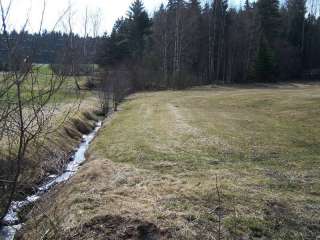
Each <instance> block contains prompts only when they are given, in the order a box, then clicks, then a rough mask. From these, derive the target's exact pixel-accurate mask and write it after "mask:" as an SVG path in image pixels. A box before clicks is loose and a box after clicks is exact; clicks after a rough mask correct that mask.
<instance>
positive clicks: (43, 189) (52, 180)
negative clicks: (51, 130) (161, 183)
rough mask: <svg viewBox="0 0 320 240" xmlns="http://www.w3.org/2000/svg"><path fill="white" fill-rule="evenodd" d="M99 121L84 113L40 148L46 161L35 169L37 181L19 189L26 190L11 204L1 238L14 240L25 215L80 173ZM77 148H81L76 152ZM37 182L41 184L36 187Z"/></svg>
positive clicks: (92, 115)
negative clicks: (41, 199)
mask: <svg viewBox="0 0 320 240" xmlns="http://www.w3.org/2000/svg"><path fill="white" fill-rule="evenodd" d="M98 120H99V119H98V117H97V116H96V115H94V114H92V113H89V112H85V113H81V114H79V115H78V117H75V118H72V119H70V120H69V121H67V122H66V123H65V124H64V126H63V127H62V128H61V129H59V131H57V132H56V133H55V134H53V135H52V136H50V138H48V141H46V143H45V145H46V146H43V147H42V148H41V150H40V151H39V152H38V156H37V159H40V158H42V159H46V161H43V162H42V163H41V166H40V165H39V166H38V168H37V169H36V170H37V177H38V179H37V178H34V181H33V183H32V182H30V183H29V184H30V185H26V184H24V186H23V187H24V188H22V187H21V188H19V190H20V191H24V197H21V196H17V198H16V201H14V202H13V203H12V205H11V208H10V210H9V212H8V214H7V216H6V217H5V219H4V224H3V225H4V226H2V227H0V239H4V240H12V239H14V237H15V234H16V232H17V231H18V230H20V229H21V227H22V224H23V223H24V222H25V221H26V220H27V217H26V215H27V214H28V212H29V211H30V210H31V208H33V205H34V204H35V203H36V202H37V201H38V200H39V199H40V198H42V197H43V196H44V194H45V193H47V192H48V191H49V190H50V189H52V188H53V187H54V186H55V185H57V184H59V183H62V182H65V181H67V180H68V179H70V178H71V177H72V176H73V175H74V174H75V173H76V172H77V170H78V169H79V167H80V166H81V164H82V163H83V162H84V161H85V153H86V151H87V149H88V147H89V144H90V142H91V141H92V140H93V138H94V137H95V135H96V134H97V132H98V130H99V129H100V127H101V123H102V122H101V121H98ZM83 134H84V135H83ZM80 140H81V143H80V145H79V142H80ZM77 145H78V148H77V149H76V150H75V147H76V146H77ZM59 149H60V151H59ZM28 172H29V173H30V172H32V171H28ZM24 175H26V172H25V173H24ZM22 179H23V178H22ZM39 179H41V180H39ZM35 181H38V183H37V184H35V183H34V182H35ZM19 184H20V183H19ZM27 189H32V191H28V190H27Z"/></svg>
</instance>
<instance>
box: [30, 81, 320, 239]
mask: <svg viewBox="0 0 320 240" xmlns="http://www.w3.org/2000/svg"><path fill="white" fill-rule="evenodd" d="M319 116H320V86H319V85H317V84H314V85H308V84H304V85H301V84H290V85H268V86H259V87H257V86H251V87H246V88H244V87H242V88H239V87H237V86H235V87H215V88H213V89H212V88H197V89H191V90H188V91H176V92H173V91H166V92H155V93H140V94H136V95H133V96H131V97H130V98H129V99H127V101H126V102H125V103H124V104H123V105H122V106H121V111H120V112H118V113H116V114H115V115H114V116H113V118H112V119H111V120H109V121H108V122H107V123H106V124H105V125H104V127H103V129H102V130H101V132H100V133H99V134H98V137H97V138H96V140H95V141H94V142H93V144H92V147H91V148H90V151H89V156H90V160H89V161H87V162H86V164H85V165H84V167H83V168H82V169H81V170H80V172H79V173H78V174H77V175H76V176H75V177H74V178H73V179H72V180H71V181H70V183H68V184H66V185H65V186H61V187H60V188H59V189H57V191H56V192H55V193H52V196H51V197H50V200H48V201H46V200H44V201H43V202H42V207H43V208H42V209H46V214H44V213H43V212H41V211H38V212H37V211H34V212H33V214H34V217H33V221H30V222H29V223H28V224H27V227H26V230H27V231H26V232H25V235H24V239H34V236H43V234H45V233H46V231H49V232H48V233H47V236H48V238H47V239H60V238H59V237H57V235H55V230H54V229H59V231H58V232H59V233H60V234H61V235H60V236H79V239H91V238H97V239H141V238H138V237H137V236H138V235H132V237H131V238H130V236H131V235H126V233H127V232H128V231H129V230H130V229H135V230H134V231H133V232H135V234H139V231H138V230H137V229H139V227H140V226H144V225H146V223H148V224H151V225H149V226H152V227H151V228H150V229H157V230H156V231H154V234H153V235H152V236H153V238H146V239H161V238H165V239H199V240H200V239H219V237H220V239H315V238H316V237H317V236H319V235H320V227H319V226H320V222H319V219H320V208H319V205H320V195H319V192H320V184H319V176H320V169H319V168H318V167H317V166H318V165H319V162H320V157H319V156H320V137H319V136H320V122H319V121H318V120H319ZM52 200H54V201H55V203H54V204H48V203H50V202H51V201H52ZM46 215H49V216H53V217H52V219H53V222H54V223H55V224H52V221H51V222H48V220H45V219H46ZM110 218H112V219H118V220H119V219H121V224H119V225H116V226H115V225H114V224H112V221H109V220H110ZM134 219H138V221H135V220H134ZM132 221H134V222H137V224H136V225H134V224H132ZM148 224H147V225H148ZM52 226H54V227H52ZM99 226H102V228H103V229H100V227H99ZM120 226H121V229H122V230H121V231H120V230H119V227H120ZM131 227H132V228H131ZM44 229H46V231H44ZM48 229H50V230H48ZM128 229H129V230H128ZM118 230H119V232H118ZM114 232H118V233H119V234H116V235H113V234H114ZM160 233H161V234H160ZM164 233H165V234H164ZM70 234H71V235H70ZM77 234H78V235H77ZM159 234H160V235H159ZM163 234H164V235H163ZM84 236H85V237H84ZM112 236H114V238H113V237H112ZM69 239H77V238H76V237H74V238H69Z"/></svg>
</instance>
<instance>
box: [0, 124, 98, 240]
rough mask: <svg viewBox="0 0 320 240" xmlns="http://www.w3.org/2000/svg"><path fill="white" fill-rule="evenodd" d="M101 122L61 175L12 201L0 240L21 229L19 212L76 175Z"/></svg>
mask: <svg viewBox="0 0 320 240" xmlns="http://www.w3.org/2000/svg"><path fill="white" fill-rule="evenodd" d="M101 124H102V123H101V122H98V123H97V126H96V128H95V129H94V131H92V132H91V133H90V134H88V135H84V136H83V139H82V142H81V144H80V145H79V148H78V149H77V151H76V152H75V154H74V155H73V156H72V158H71V159H72V161H70V163H69V164H68V165H67V167H66V169H65V171H64V172H63V174H61V175H51V176H49V177H48V179H47V180H46V181H45V183H44V184H43V185H41V186H39V187H38V189H37V192H36V193H35V194H33V195H30V196H28V197H27V198H26V199H25V200H23V201H14V202H12V203H11V207H10V209H9V212H8V214H7V215H6V217H5V218H4V222H5V225H7V226H4V227H2V228H1V229H0V239H1V240H13V239H14V236H15V234H16V232H17V231H18V230H20V229H21V227H22V225H23V223H21V222H20V219H19V212H20V211H21V210H22V209H23V208H24V207H26V206H28V205H30V204H32V203H35V202H36V201H37V200H39V199H40V198H41V196H43V194H45V193H46V192H48V191H49V190H50V189H51V188H52V187H54V186H55V185H57V184H59V183H63V182H66V181H67V180H68V179H70V178H71V177H72V176H73V175H75V174H76V172H77V171H78V169H79V168H80V166H81V164H82V163H83V162H84V161H85V160H86V159H85V153H86V151H87V150H88V148H89V146H90V143H91V141H92V140H93V139H94V137H95V136H96V135H97V133H98V131H99V129H100V128H101Z"/></svg>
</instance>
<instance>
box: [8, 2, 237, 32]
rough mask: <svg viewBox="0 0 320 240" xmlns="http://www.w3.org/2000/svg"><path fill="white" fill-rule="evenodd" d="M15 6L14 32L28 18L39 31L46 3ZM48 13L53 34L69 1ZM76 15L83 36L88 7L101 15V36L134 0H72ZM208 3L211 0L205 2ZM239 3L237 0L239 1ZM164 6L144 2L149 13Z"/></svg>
mask: <svg viewBox="0 0 320 240" xmlns="http://www.w3.org/2000/svg"><path fill="white" fill-rule="evenodd" d="M2 1H3V3H4V5H7V3H8V2H9V0H2ZM12 1H13V4H12V7H11V12H10V18H9V22H10V29H13V28H16V29H21V26H23V25H24V22H25V19H27V18H28V13H29V24H28V28H27V29H28V31H31V32H37V31H38V30H39V23H40V19H41V12H42V8H43V0H12ZM46 1H47V4H46V12H45V18H44V24H43V25H44V28H46V29H48V30H49V31H50V30H52V29H53V26H54V25H55V23H56V22H57V20H58V19H59V16H61V15H62V14H63V12H65V10H66V9H67V8H68V6H69V0H46ZM70 1H71V5H72V6H73V7H72V12H73V18H72V19H73V21H72V25H73V26H74V29H73V30H74V32H77V33H79V34H83V32H84V27H83V26H84V20H83V19H84V16H85V12H86V8H88V12H89V15H93V14H94V13H97V12H99V16H100V18H101V24H100V30H99V32H100V34H102V33H103V32H106V31H107V32H110V31H111V29H112V26H113V24H114V22H115V20H116V19H117V18H119V17H121V16H124V15H125V14H126V12H127V10H128V6H129V5H130V3H131V2H132V1H133V0H70ZM203 1H207V0H203ZM236 1H237V0H236ZM161 3H167V0H144V4H145V7H146V9H147V11H148V12H149V13H152V12H153V11H154V10H155V9H157V8H158V7H159V6H160V4H161ZM65 28H66V23H62V22H60V24H59V26H58V28H57V29H58V30H63V29H65Z"/></svg>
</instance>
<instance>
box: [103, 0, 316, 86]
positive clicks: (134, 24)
mask: <svg viewBox="0 0 320 240" xmlns="http://www.w3.org/2000/svg"><path fill="white" fill-rule="evenodd" d="M315 6H316V3H313V2H310V3H309V2H306V0H287V1H286V2H285V3H283V4H280V2H279V0H258V1H257V2H253V3H251V2H249V1H248V0H247V1H246V2H245V4H244V6H241V7H240V8H237V9H235V8H232V7H229V6H228V2H227V1H226V0H214V1H213V2H212V3H210V4H208V3H207V4H205V5H204V6H202V5H201V2H200V1H199V0H190V1H184V0H169V2H168V4H167V5H166V6H164V5H161V7H160V8H159V9H158V10H157V11H156V12H155V13H154V15H153V17H152V18H150V17H149V16H148V14H147V12H146V10H145V9H144V5H143V2H142V1H141V0H135V1H134V2H133V3H132V5H131V6H130V9H129V11H128V14H127V16H126V17H123V18H120V19H118V21H117V22H116V23H115V25H114V28H113V31H112V33H111V34H110V35H107V36H105V37H104V41H103V46H102V50H101V51H99V52H100V53H102V54H100V56H99V63H100V65H102V66H103V67H104V68H105V69H106V70H107V71H114V70H118V71H128V72H130V73H131V74H130V76H132V79H131V82H132V84H133V85H132V87H133V88H134V89H136V90H139V89H165V88H185V87H188V86H194V85H203V84H213V83H247V82H275V81H288V80H293V79H302V78H317V77H318V74H319V72H318V71H319V70H318V69H319V68H320V58H319V56H320V44H319V43H320V18H319V15H318V13H317V9H316V7H315Z"/></svg>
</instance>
